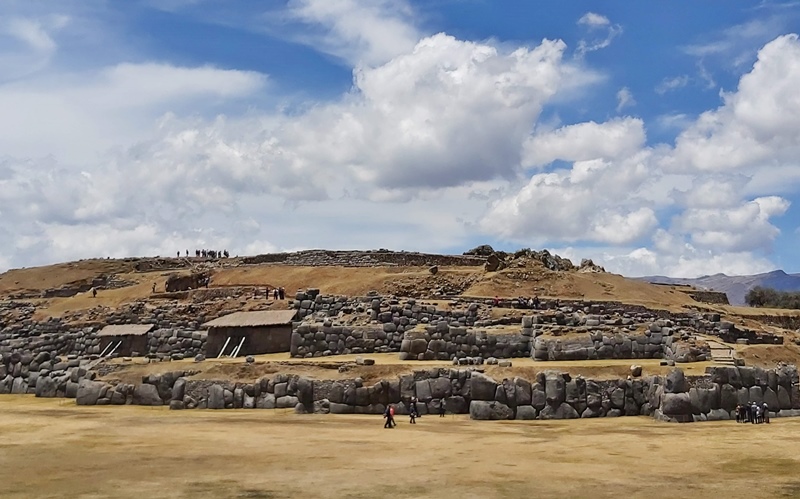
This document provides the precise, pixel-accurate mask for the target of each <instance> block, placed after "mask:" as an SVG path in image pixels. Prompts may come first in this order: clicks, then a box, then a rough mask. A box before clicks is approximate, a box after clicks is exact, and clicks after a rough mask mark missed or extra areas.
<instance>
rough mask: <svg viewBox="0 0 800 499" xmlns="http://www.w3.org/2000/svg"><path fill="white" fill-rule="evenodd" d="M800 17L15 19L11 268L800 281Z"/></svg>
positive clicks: (1, 65) (200, 12) (726, 6)
mask: <svg viewBox="0 0 800 499" xmlns="http://www.w3.org/2000/svg"><path fill="white" fill-rule="evenodd" d="M798 32H800V2H796V1H783V2H780V1H767V0H764V1H762V2H760V3H759V2H756V1H731V0H726V1H722V0H709V1H705V2H696V1H687V0H683V1H672V2H639V1H619V2H596V1H572V2H531V1H529V0H504V1H502V2H500V1H497V0H258V1H257V0H0V241H2V244H0V271H3V270H6V269H9V268H19V267H29V266H36V265H43V264H48V263H54V262H60V261H68V260H76V259H81V258H93V257H126V256H148V255H150V256H152V255H162V256H169V255H175V253H176V251H181V252H184V251H185V250H189V251H190V252H191V253H192V254H193V253H194V250H195V249H200V248H207V249H216V250H222V249H227V250H229V251H230V253H231V254H232V255H246V254H247V255H252V254H259V253H268V252H276V251H294V250H299V249H310V248H325V249H378V248H388V249H393V250H407V251H424V252H437V253H453V254H459V253H461V252H463V251H465V250H467V249H469V248H472V247H474V246H477V245H479V244H490V245H492V246H493V247H494V248H495V249H498V250H506V251H513V250H516V249H519V248H533V249H543V248H547V249H549V250H550V251H552V252H555V253H558V254H560V255H562V256H566V257H569V258H571V259H572V260H573V261H574V262H576V263H578V262H580V260H581V259H582V258H591V259H593V260H594V261H595V263H598V264H601V265H603V266H605V268H606V270H608V271H611V272H615V273H620V274H623V275H627V276H642V275H655V274H659V275H669V276H675V277H696V276H701V275H710V274H715V273H719V272H723V273H727V274H729V275H734V274H751V273H759V272H766V271H770V270H774V269H784V270H786V271H787V272H800V262H798V260H797V259H796V258H795V251H794V250H795V248H796V247H797V246H798V242H800V195H799V194H800V91H798V89H800V40H798V36H797V33H798Z"/></svg>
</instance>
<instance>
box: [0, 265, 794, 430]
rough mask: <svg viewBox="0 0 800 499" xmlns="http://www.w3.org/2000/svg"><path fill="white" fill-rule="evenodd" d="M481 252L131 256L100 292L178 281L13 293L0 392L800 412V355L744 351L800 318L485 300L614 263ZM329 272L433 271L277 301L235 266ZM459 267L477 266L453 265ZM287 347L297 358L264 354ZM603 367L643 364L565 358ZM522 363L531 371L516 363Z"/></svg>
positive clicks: (590, 414)
mask: <svg viewBox="0 0 800 499" xmlns="http://www.w3.org/2000/svg"><path fill="white" fill-rule="evenodd" d="M480 253H481V252H480V251H477V252H474V253H471V254H466V255H461V256H457V255H456V256H442V255H424V254H417V253H403V252H400V253H395V252H388V251H378V252H328V251H317V252H300V253H293V254H276V255H260V256H256V257H246V258H231V259H226V261H225V262H224V264H223V263H217V262H214V261H209V260H205V259H204V260H202V261H198V262H195V263H192V262H189V264H187V263H185V262H187V261H189V260H190V259H176V260H175V261H174V262H170V261H169V260H168V259H161V260H153V261H145V260H131V261H127V264H130V268H129V270H128V271H126V272H124V273H123V272H120V274H124V275H113V274H112V275H108V274H106V275H104V276H103V277H102V279H101V280H98V279H100V278H98V277H95V278H93V279H92V280H90V281H86V282H92V283H100V282H101V281H102V282H104V283H116V284H114V286H112V287H109V288H103V287H100V298H101V299H102V294H103V293H104V292H111V291H110V290H115V291H120V290H121V291H124V290H125V289H126V286H131V285H132V284H134V283H135V279H137V278H141V279H144V278H145V277H148V278H150V277H153V276H155V277H157V278H161V276H162V275H166V281H165V282H166V283H167V286H166V287H164V286H163V285H162V286H161V288H160V289H159V290H157V291H156V289H155V288H156V285H155V284H154V285H153V291H154V292H153V293H152V294H151V295H149V296H139V297H135V298H134V299H131V300H129V301H127V302H125V303H123V304H120V305H118V306H114V307H105V306H102V305H97V306H86V307H82V308H81V307H79V308H76V309H75V310H67V311H65V312H64V313H61V314H58V315H55V314H53V315H49V316H48V315H47V313H46V308H44V307H46V306H48V305H52V303H53V302H51V301H45V300H53V299H60V300H70V299H73V298H74V297H79V296H80V294H81V293H85V292H86V291H85V289H84V288H85V285H86V282H77V283H75V284H74V285H73V287H70V286H71V285H69V284H65V285H61V286H59V287H58V288H57V289H58V291H57V292H55V291H54V290H53V289H44V290H39V291H38V294H37V293H36V292H35V291H33V290H27V291H25V290H22V291H20V290H14V291H13V292H8V293H6V295H5V296H4V297H3V299H2V301H0V355H2V363H1V364H0V394H30V395H33V396H36V397H65V398H70V399H75V400H76V403H77V404H78V405H124V404H137V405H150V406H169V408H170V409H175V410H179V409H291V410H294V411H295V412H298V413H322V414H345V413H346V414H376V415H379V414H382V413H383V411H384V410H385V408H386V406H387V405H388V404H392V405H394V406H396V409H397V411H398V412H399V413H400V414H403V413H406V412H407V411H408V410H409V408H410V404H412V401H416V402H414V403H416V408H417V410H418V412H419V413H420V414H426V413H434V412H437V411H438V410H439V409H440V408H441V407H442V406H444V407H445V409H446V410H447V411H448V412H450V413H454V414H469V416H470V417H471V418H472V419H477V420H500V419H520V420H525V419H540V420H544V419H572V418H594V417H618V416H651V417H654V418H657V419H659V420H664V421H676V422H694V421H707V420H726V419H731V418H732V417H733V414H732V412H733V411H734V410H735V408H736V406H737V405H739V404H744V403H748V402H758V403H766V404H767V405H768V407H769V409H770V412H771V414H772V416H773V417H784V416H798V415H800V391H798V386H799V385H798V372H797V369H796V367H795V366H794V365H792V364H790V363H777V364H774V365H773V367H771V368H762V367H759V366H749V365H745V364H746V363H745V361H744V359H743V358H741V357H740V356H739V355H737V353H736V352H737V350H736V349H737V348H738V347H739V346H741V345H772V346H775V347H780V346H782V345H784V342H788V341H789V340H788V339H787V338H790V337H792V336H791V335H792V334H793V331H792V330H791V329H796V328H797V327H798V326H800V324H797V323H796V322H792V321H793V320H794V319H789V318H786V317H784V318H782V319H781V324H780V326H781V327H782V328H785V329H781V328H779V327H778V326H775V325H769V324H767V323H768V322H769V321H766V322H765V324H767V325H765V326H763V327H760V326H757V325H755V323H754V322H753V321H752V320H744V319H742V318H739V317H735V316H733V315H730V316H726V315H725V314H724V313H721V312H720V309H719V308H715V307H716V306H717V305H719V302H721V301H722V300H721V299H720V297H719V296H718V295H719V294H714V293H713V292H707V291H706V292H698V291H697V290H687V291H686V292H685V293H684V292H683V291H681V290H677V291H675V290H669V292H670V293H678V294H679V298H677V299H680V300H684V302H681V303H686V305H684V306H682V307H681V308H680V309H679V310H670V309H668V308H659V307H655V306H645V305H642V304H637V303H627V302H623V301H617V300H614V299H607V300H603V299H597V298H587V297H580V296H574V295H573V296H570V295H566V296H553V295H548V294H546V293H544V292H543V293H542V296H541V299H539V297H538V296H537V303H536V306H535V307H533V308H532V307H531V303H532V302H531V301H530V300H529V298H530V297H531V296H532V295H533V293H528V294H527V296H524V295H523V296H513V297H512V296H507V295H506V296H497V295H495V296H492V295H488V296H486V295H484V296H479V295H474V294H468V293H467V290H468V289H470V286H475V285H476V283H478V284H480V282H481V279H484V278H485V277H484V276H489V277H490V278H492V279H497V276H498V275H502V276H504V278H506V279H509V280H513V282H523V283H525V282H532V283H536V282H538V281H537V280H538V279H540V277H538V276H539V275H542V274H544V275H551V276H555V277H553V279H556V278H559V279H560V278H563V276H564V275H580V274H581V273H583V274H588V273H597V274H601V273H603V270H602V268H599V267H597V266H596V265H594V264H593V263H591V262H587V263H584V264H582V265H581V266H574V265H572V264H571V263H569V262H568V261H567V260H565V259H561V258H560V257H557V256H553V255H550V254H549V253H547V252H531V251H530V250H528V251H527V253H522V254H521V255H515V254H504V255H498V254H496V253H494V252H490V253H489V254H480ZM345 264H346V265H345ZM223 265H224V267H223ZM326 266H327V267H341V268H344V270H343V272H346V271H347V268H350V269H353V268H389V269H395V268H415V269H416V270H414V272H416V273H415V274H413V275H414V276H417V277H415V278H416V279H417V281H413V282H412V281H403V280H402V277H403V276H404V275H405V274H402V273H400V274H398V276H400V277H399V278H394V277H393V278H392V279H391V280H390V281H387V282H390V284H389V285H387V286H388V289H384V290H382V291H378V290H369V291H367V292H364V293H363V294H360V295H357V296H356V295H347V294H335V293H325V292H324V289H323V288H321V287H305V288H303V289H300V290H297V291H296V292H293V293H292V295H291V296H289V297H287V299H286V300H285V301H281V300H277V301H276V300H273V299H271V298H270V297H269V295H268V293H266V291H267V289H269V288H270V286H272V287H273V288H274V286H275V285H276V284H277V283H270V282H265V283H263V284H261V285H260V284H259V283H253V282H243V283H241V284H238V283H235V282H234V283H230V282H227V281H225V280H223V278H224V277H225V276H226V275H227V274H225V272H241V273H242V274H241V275H244V276H247V275H249V274H248V272H250V273H252V272H255V271H256V270H257V269H260V268H264V267H268V268H270V269H274V268H276V267H280V268H281V269H287V268H288V269H291V268H299V267H303V268H306V267H308V268H320V267H326ZM449 267H457V268H459V269H464V270H459V271H458V272H455V271H454V272H451V273H450V274H449V275H447V270H446V269H447V268H449ZM164 273H166V274H164ZM537 273H538V274H537ZM230 275H236V276H239V275H240V274H230ZM309 275H311V276H313V275H314V274H313V273H310V274H309ZM559 276H561V277H559ZM226 278H227V279H229V280H231V279H233V277H226ZM237 278H238V279H242V280H246V279H245V278H242V277H237ZM215 279H218V280H219V282H215ZM247 279H249V278H247ZM406 279H408V278H406ZM643 285H644V284H643ZM161 289H165V291H164V292H162V291H161ZM530 289H533V290H534V291H535V290H536V289H537V288H535V287H534V286H533V285H531V287H530ZM390 290H393V291H394V292H393V293H392V292H389V291H390ZM542 290H544V291H546V290H545V288H542ZM73 291H74V292H73ZM659 292H660V291H659ZM684 294H685V296H684ZM611 298H613V297H611ZM701 300H706V301H701ZM59 303H60V302H59ZM90 305H91V303H90ZM790 328H791V329H790ZM281 352H283V353H285V357H284V358H282V359H283V360H280V361H275V360H269V359H267V360H261V359H255V358H253V357H254V356H259V355H264V354H277V353H281ZM373 355H391V356H393V358H394V359H396V365H400V366H406V368H405V372H404V373H400V374H398V375H396V376H395V375H388V376H383V377H379V378H371V379H370V381H365V380H364V379H363V378H362V377H361V376H353V377H347V373H348V370H350V369H353V368H354V367H355V366H357V367H358V368H359V369H362V371H360V372H361V373H362V374H363V373H369V370H368V369H369V367H370V366H373V365H374V364H375V361H374V359H371V358H370V356H373ZM342 356H349V357H346V358H345V357H342ZM352 356H356V357H355V359H353V358H352ZM340 357H342V358H343V359H344V360H337V359H338V358H340ZM217 358H224V359H228V362H236V363H237V365H240V366H242V369H244V371H242V372H244V374H243V375H242V377H240V379H239V380H237V381H231V380H227V379H214V378H213V377H205V376H198V373H199V372H200V371H198V369H199V368H200V367H201V366H205V365H207V364H209V363H213V362H216V359H217ZM322 360H325V361H326V362H328V364H325V365H326V366H327V367H326V368H328V369H335V370H336V372H337V373H339V375H337V377H336V379H315V378H313V377H309V376H306V375H299V374H296V373H293V372H292V366H293V365H303V366H308V365H317V364H315V363H317V362H320V361H322ZM601 360H609V361H628V365H629V366H630V369H629V370H627V371H626V373H625V374H619V373H618V374H616V377H610V376H608V375H606V376H600V377H597V378H596V379H595V378H593V377H592V376H584V375H581V374H575V373H574V372H573V373H570V368H567V367H563V366H561V367H553V368H550V367H549V366H548V363H552V362H571V363H572V364H570V365H572V366H575V367H579V366H581V365H582V364H581V363H583V362H588V361H601ZM645 361H647V362H649V364H648V366H657V367H658V368H660V369H662V370H661V371H659V373H658V374H651V373H647V372H645V373H643V370H642V366H641V365H637V364H639V363H642V362H645ZM264 362H267V363H268V362H274V363H275V364H274V365H275V366H276V367H275V369H274V370H273V372H277V374H270V375H264V376H253V377H252V378H250V379H246V378H247V374H246V373H247V371H246V369H248V366H258V365H259V363H264ZM293 362H294V363H295V364H293ZM520 362H525V364H524V365H525V366H530V368H531V369H530V370H528V371H524V372H522V371H520V372H517V371H515V370H514V369H515V366H516V365H517V364H519V363H520ZM148 363H150V364H158V365H163V363H172V365H171V366H170V368H169V370H168V371H166V372H164V370H163V369H159V371H158V372H153V373H151V374H146V375H143V376H141V377H140V378H139V379H138V380H137V381H136V382H133V383H132V382H130V380H122V379H121V378H116V377H115V376H121V375H122V373H124V371H125V369H126V368H127V366H130V365H134V364H136V365H147V364H148ZM696 363H704V364H702V365H703V366H704V369H703V373H702V374H697V373H695V374H686V373H685V372H684V370H682V369H681V366H690V365H694V364H696ZM534 371H535V372H534Z"/></svg>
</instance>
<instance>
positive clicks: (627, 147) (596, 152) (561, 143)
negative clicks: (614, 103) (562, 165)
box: [523, 117, 645, 166]
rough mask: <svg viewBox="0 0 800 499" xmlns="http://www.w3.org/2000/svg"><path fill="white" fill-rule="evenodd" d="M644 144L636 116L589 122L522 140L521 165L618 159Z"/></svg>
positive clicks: (642, 132)
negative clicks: (523, 144) (523, 148)
mask: <svg viewBox="0 0 800 499" xmlns="http://www.w3.org/2000/svg"><path fill="white" fill-rule="evenodd" d="M644 143H645V132H644V123H643V122H642V120H640V119H637V118H630V117H626V118H615V119H612V120H610V121H607V122H605V123H595V122H593V121H589V122H586V123H578V124H575V125H568V126H565V127H562V128H559V129H557V130H554V131H550V132H542V133H537V134H535V135H533V136H532V137H530V139H528V140H527V141H526V142H525V154H524V157H523V164H524V165H530V166H544V165H547V164H549V163H551V162H553V161H555V160H563V161H585V160H590V159H614V158H620V157H624V156H628V155H631V154H633V153H635V152H636V151H638V150H639V149H641V148H642V147H643V146H644Z"/></svg>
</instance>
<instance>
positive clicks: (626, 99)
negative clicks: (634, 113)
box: [617, 87, 636, 113]
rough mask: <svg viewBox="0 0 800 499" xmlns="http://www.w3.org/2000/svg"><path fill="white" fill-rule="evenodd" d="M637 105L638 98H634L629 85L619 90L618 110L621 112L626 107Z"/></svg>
mask: <svg viewBox="0 0 800 499" xmlns="http://www.w3.org/2000/svg"><path fill="white" fill-rule="evenodd" d="M635 105H636V99H634V98H633V94H632V93H631V91H630V89H629V88H628V87H622V88H620V89H619V91H618V92H617V112H618V113H619V112H620V111H622V110H623V109H625V108H626V107H631V106H635Z"/></svg>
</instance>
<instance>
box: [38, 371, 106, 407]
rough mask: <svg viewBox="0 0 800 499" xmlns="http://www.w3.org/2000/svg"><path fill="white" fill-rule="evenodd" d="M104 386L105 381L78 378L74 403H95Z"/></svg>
mask: <svg viewBox="0 0 800 499" xmlns="http://www.w3.org/2000/svg"><path fill="white" fill-rule="evenodd" d="M40 379H41V378H40ZM104 386H105V383H100V382H99V381H90V380H88V379H82V380H80V382H79V383H78V393H77V396H76V397H75V403H76V404H78V405H97V399H99V398H100V392H101V390H102V389H103V387H104Z"/></svg>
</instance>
